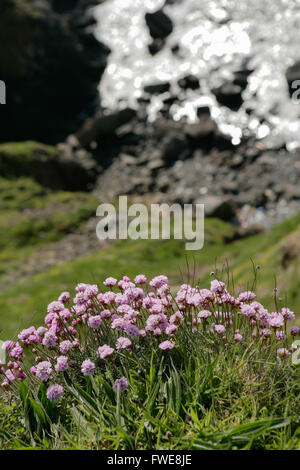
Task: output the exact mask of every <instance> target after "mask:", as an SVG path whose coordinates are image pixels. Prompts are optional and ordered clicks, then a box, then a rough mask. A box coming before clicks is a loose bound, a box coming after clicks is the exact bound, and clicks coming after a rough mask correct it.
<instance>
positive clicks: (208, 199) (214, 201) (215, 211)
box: [197, 196, 236, 221]
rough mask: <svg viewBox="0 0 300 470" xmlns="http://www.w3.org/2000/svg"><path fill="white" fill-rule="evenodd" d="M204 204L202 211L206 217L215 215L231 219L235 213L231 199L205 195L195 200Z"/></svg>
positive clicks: (226, 219)
mask: <svg viewBox="0 0 300 470" xmlns="http://www.w3.org/2000/svg"><path fill="white" fill-rule="evenodd" d="M197 202H198V203H200V204H204V213H205V216H206V217H216V218H218V219H222V220H225V221H230V220H232V219H233V218H234V217H235V215H236V212H235V203H234V202H233V201H232V200H231V199H226V198H224V197H219V196H205V197H204V198H203V199H201V200H199V201H197Z"/></svg>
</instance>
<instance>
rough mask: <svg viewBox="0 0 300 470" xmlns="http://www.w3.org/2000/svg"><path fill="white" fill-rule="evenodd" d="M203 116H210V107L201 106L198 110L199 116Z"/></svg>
mask: <svg viewBox="0 0 300 470" xmlns="http://www.w3.org/2000/svg"><path fill="white" fill-rule="evenodd" d="M203 115H205V116H210V107H209V106H199V107H198V108H197V116H198V117H201V116H203Z"/></svg>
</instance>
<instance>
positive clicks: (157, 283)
mask: <svg viewBox="0 0 300 470" xmlns="http://www.w3.org/2000/svg"><path fill="white" fill-rule="evenodd" d="M168 283H169V279H168V278H167V276H164V275H160V276H156V277H154V278H153V279H151V281H150V282H149V284H150V286H151V287H154V288H155V289H158V288H159V287H161V286H163V285H165V284H168Z"/></svg>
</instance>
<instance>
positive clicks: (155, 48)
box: [148, 38, 165, 55]
mask: <svg viewBox="0 0 300 470" xmlns="http://www.w3.org/2000/svg"><path fill="white" fill-rule="evenodd" d="M164 45H165V41H164V40H163V39H160V38H156V39H153V41H152V42H151V44H149V46H148V50H149V52H150V54H151V55H155V54H157V53H158V52H160V51H161V50H162V49H163V47H164Z"/></svg>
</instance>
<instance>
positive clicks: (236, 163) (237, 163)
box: [229, 154, 244, 169]
mask: <svg viewBox="0 0 300 470" xmlns="http://www.w3.org/2000/svg"><path fill="white" fill-rule="evenodd" d="M243 163H244V157H243V156H242V155H239V154H236V155H234V157H233V158H232V159H231V161H229V165H230V168H234V169H237V168H240V167H241V166H242V165H243Z"/></svg>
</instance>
